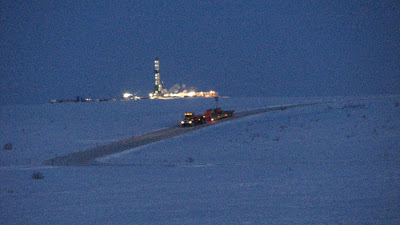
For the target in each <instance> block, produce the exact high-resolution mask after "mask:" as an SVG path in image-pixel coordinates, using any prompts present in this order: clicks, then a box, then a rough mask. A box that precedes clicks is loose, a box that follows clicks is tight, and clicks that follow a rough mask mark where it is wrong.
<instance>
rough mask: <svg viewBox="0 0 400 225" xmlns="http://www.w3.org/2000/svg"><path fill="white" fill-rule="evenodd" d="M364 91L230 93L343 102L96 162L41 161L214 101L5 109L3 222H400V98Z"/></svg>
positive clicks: (246, 105)
mask: <svg viewBox="0 0 400 225" xmlns="http://www.w3.org/2000/svg"><path fill="white" fill-rule="evenodd" d="M363 99H364V100H354V101H347V102H340V100H343V98H342V99H335V98H325V99H301V98H292V99H290V98H274V99H268V98H227V99H221V100H220V105H221V106H222V107H223V108H227V109H228V108H229V109H235V110H237V111H241V110H247V109H255V108H264V107H269V106H275V105H284V104H296V103H307V102H315V101H331V100H338V102H336V103H327V104H320V105H314V106H308V107H302V108H293V109H288V110H284V111H276V112H270V113H266V114H260V115H254V116H250V117H246V118H243V119H240V120H232V121H228V122H225V123H221V124H217V125H215V126H211V127H207V128H204V129H200V130H196V131H193V132H190V133H187V134H184V135H182V136H178V137H174V138H171V139H168V140H164V141H161V142H158V143H154V144H150V145H147V146H144V147H141V148H138V149H132V150H130V151H126V152H123V153H120V154H116V155H112V156H108V157H105V158H102V159H99V160H98V161H99V162H100V165H102V166H88V167H83V166H80V167H44V166H41V162H43V161H44V160H46V159H49V158H52V157H54V156H56V155H58V156H60V155H65V154H68V153H71V152H76V151H81V150H84V149H86V148H88V147H93V146H96V145H101V144H104V143H107V142H111V141H115V140H118V139H123V138H127V137H130V136H132V135H140V134H144V133H147V132H150V131H153V130H157V129H161V128H164V127H170V126H175V125H177V124H178V123H179V121H180V119H182V113H183V112H185V111H188V110H189V111H193V112H196V113H201V112H202V111H204V109H206V108H211V107H213V105H214V103H213V99H180V100H154V101H150V100H148V101H136V102H103V103H80V104H54V105H51V104H44V105H30V106H7V107H0V115H1V117H0V123H1V127H0V132H1V135H0V145H1V146H0V147H1V148H2V149H1V151H0V163H1V164H0V166H1V168H0V171H1V172H0V180H1V183H0V215H1V216H0V224H315V223H319V224H400V191H399V190H400V141H399V140H400V104H399V102H400V97H399V96H391V97H384V98H380V97H368V98H363ZM7 143H11V144H12V147H13V149H12V150H9V151H7V150H4V149H3V147H4V145H5V144H7ZM33 172H41V173H42V174H43V175H44V179H39V180H35V179H32V178H31V175H32V174H33Z"/></svg>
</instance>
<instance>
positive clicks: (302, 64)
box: [0, 0, 400, 105]
mask: <svg viewBox="0 0 400 225" xmlns="http://www.w3.org/2000/svg"><path fill="white" fill-rule="evenodd" d="M0 9H1V11H0V63H1V64H0V76H1V77H0V78H1V80H0V81H1V82H0V104H2V105H3V104H14V103H22V104H25V103H28V104H29V103H41V102H48V101H49V100H51V99H72V98H74V97H75V96H77V95H82V96H84V97H92V98H118V97H120V96H121V95H122V93H123V92H125V91H130V92H133V93H134V92H137V93H138V94H141V95H147V94H148V93H149V92H151V91H152V89H153V81H154V74H153V73H154V71H153V70H154V58H155V57H156V56H159V59H160V73H161V77H162V80H163V81H164V86H165V87H167V88H168V87H171V86H172V85H174V84H176V83H179V84H186V85H187V86H188V87H192V86H193V87H196V88H197V90H204V91H207V90H210V89H214V90H216V91H218V92H219V93H220V95H227V96H265V97H268V96H333V95H366V94H399V93H400V63H399V62H400V4H398V1H384V0H379V1H348V0H346V1H320V0H318V1H194V0H192V1H190V0H188V1H150V0H146V1H117V2H113V1H46V0H41V1H15V0H9V1H4V0H0Z"/></svg>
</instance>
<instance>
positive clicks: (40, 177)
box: [32, 172, 44, 180]
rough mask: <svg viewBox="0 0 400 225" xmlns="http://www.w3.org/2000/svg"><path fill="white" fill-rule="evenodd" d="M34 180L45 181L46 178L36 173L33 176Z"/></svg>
mask: <svg viewBox="0 0 400 225" xmlns="http://www.w3.org/2000/svg"><path fill="white" fill-rule="evenodd" d="M32 179H34V180H40V179H44V176H43V174H42V173H41V172H34V173H33V174H32Z"/></svg>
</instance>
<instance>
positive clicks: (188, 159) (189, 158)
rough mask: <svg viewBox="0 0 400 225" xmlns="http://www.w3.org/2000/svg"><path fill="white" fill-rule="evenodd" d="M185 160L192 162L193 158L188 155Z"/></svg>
mask: <svg viewBox="0 0 400 225" xmlns="http://www.w3.org/2000/svg"><path fill="white" fill-rule="evenodd" d="M186 162H188V163H192V162H194V159H193V158H192V157H188V158H187V159H186Z"/></svg>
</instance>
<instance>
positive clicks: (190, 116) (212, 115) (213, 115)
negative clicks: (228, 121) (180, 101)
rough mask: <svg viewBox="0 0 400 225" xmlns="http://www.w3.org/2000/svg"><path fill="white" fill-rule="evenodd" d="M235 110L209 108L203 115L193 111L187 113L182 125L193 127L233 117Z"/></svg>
mask: <svg viewBox="0 0 400 225" xmlns="http://www.w3.org/2000/svg"><path fill="white" fill-rule="evenodd" d="M234 113H235V111H234V110H222V109H221V108H215V109H208V110H206V111H205V112H204V114H202V115H195V114H194V113H192V112H189V113H185V118H184V119H183V120H182V121H181V125H182V127H193V126H195V125H201V124H205V123H212V122H213V121H216V120H220V119H224V118H228V117H232V116H233V114H234Z"/></svg>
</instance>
